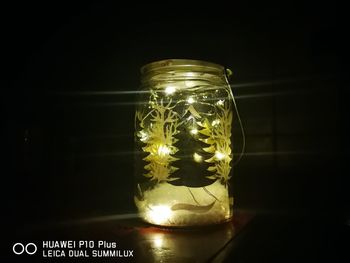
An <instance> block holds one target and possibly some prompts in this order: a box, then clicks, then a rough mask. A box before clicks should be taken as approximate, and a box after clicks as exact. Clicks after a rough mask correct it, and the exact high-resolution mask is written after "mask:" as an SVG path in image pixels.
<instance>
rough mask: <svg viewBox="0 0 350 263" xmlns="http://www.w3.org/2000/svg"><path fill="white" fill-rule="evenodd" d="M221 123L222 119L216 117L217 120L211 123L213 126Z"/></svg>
mask: <svg viewBox="0 0 350 263" xmlns="http://www.w3.org/2000/svg"><path fill="white" fill-rule="evenodd" d="M219 123H220V120H218V119H216V120H213V122H212V123H211V125H212V126H216V125H218V124H219Z"/></svg>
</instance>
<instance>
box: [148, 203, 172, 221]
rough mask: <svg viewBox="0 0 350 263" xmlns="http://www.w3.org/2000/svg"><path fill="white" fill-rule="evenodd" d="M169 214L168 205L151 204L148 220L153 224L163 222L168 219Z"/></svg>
mask: <svg viewBox="0 0 350 263" xmlns="http://www.w3.org/2000/svg"><path fill="white" fill-rule="evenodd" d="M170 216H171V210H170V208H169V207H168V206H165V205H157V206H152V207H151V209H150V211H149V212H148V217H149V220H150V222H152V223H155V224H163V223H165V222H166V221H168V220H169V218H170Z"/></svg>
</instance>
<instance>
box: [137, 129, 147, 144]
mask: <svg viewBox="0 0 350 263" xmlns="http://www.w3.org/2000/svg"><path fill="white" fill-rule="evenodd" d="M139 137H140V141H141V142H145V141H147V140H148V134H147V133H146V132H144V131H140V132H139Z"/></svg>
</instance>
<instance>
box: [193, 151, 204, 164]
mask: <svg viewBox="0 0 350 263" xmlns="http://www.w3.org/2000/svg"><path fill="white" fill-rule="evenodd" d="M193 159H194V161H195V162H197V163H201V162H202V161H203V157H202V156H200V155H199V154H198V153H194V154H193Z"/></svg>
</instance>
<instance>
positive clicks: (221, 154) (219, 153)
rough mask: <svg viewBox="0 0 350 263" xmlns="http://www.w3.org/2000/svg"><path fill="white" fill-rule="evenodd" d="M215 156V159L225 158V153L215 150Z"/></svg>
mask: <svg viewBox="0 0 350 263" xmlns="http://www.w3.org/2000/svg"><path fill="white" fill-rule="evenodd" d="M215 157H216V159H218V160H222V159H224V158H225V154H223V153H221V152H219V151H216V152H215Z"/></svg>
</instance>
